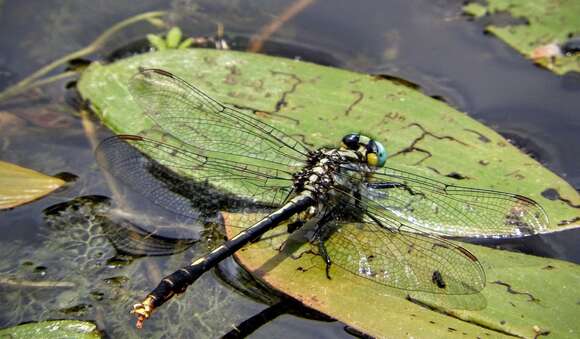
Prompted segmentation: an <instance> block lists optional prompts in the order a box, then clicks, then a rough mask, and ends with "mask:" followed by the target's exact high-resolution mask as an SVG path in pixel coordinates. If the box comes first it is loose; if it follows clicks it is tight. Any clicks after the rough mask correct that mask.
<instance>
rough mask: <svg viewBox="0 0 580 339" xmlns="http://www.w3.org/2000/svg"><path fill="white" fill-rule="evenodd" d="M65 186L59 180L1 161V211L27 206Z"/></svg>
mask: <svg viewBox="0 0 580 339" xmlns="http://www.w3.org/2000/svg"><path fill="white" fill-rule="evenodd" d="M64 184H65V182H64V181H63V180H61V179H59V178H55V177H51V176H48V175H45V174H42V173H39V172H36V171H34V170H31V169H28V168H24V167H20V166H18V165H14V164H11V163H9V162H5V161H0V209H6V208H13V207H16V206H20V205H22V204H26V203H28V202H31V201H33V200H36V199H38V198H41V197H43V196H45V195H47V194H49V193H50V192H52V191H54V190H56V189H57V188H59V187H61V186H62V185H64Z"/></svg>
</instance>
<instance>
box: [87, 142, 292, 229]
mask: <svg viewBox="0 0 580 339" xmlns="http://www.w3.org/2000/svg"><path fill="white" fill-rule="evenodd" d="M96 153H97V161H98V163H99V165H100V166H101V167H103V168H104V169H105V170H106V171H107V173H110V174H111V175H113V177H115V178H116V179H119V180H121V181H122V182H123V183H124V184H126V185H127V186H129V187H130V188H131V189H132V190H134V191H136V192H138V193H140V194H142V195H144V196H145V197H147V198H148V199H149V200H150V201H151V202H153V203H155V204H156V205H158V206H161V207H163V208H165V209H167V210H169V211H171V212H173V213H175V214H178V215H181V216H184V217H186V218H189V219H199V218H200V215H201V214H202V213H205V211H206V210H213V211H216V210H219V209H220V208H222V207H224V206H231V208H233V209H235V208H247V207H252V206H254V207H256V208H265V209H273V208H275V207H277V206H278V205H281V204H282V203H283V202H284V201H285V200H286V198H287V197H288V195H289V194H290V193H291V191H292V176H291V174H290V173H287V172H283V171H281V170H279V169H275V168H274V169H272V168H267V167H260V166H256V165H252V164H245V163H241V162H232V161H224V160H222V159H215V158H210V157H208V156H206V155H203V154H197V153H194V152H192V151H190V150H187V149H185V148H183V147H178V146H176V145H174V144H171V143H168V142H161V141H159V140H154V139H148V138H145V137H143V136H132V135H120V136H115V137H111V138H108V139H106V140H104V141H103V142H102V143H101V144H100V145H99V147H98V148H97V151H96ZM220 182H226V183H228V184H232V183H233V182H235V185H230V186H226V185H221V186H220V185H215V184H216V183H220ZM208 183H209V184H208Z"/></svg>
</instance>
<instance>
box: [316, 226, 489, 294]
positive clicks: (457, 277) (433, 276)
mask: <svg viewBox="0 0 580 339" xmlns="http://www.w3.org/2000/svg"><path fill="white" fill-rule="evenodd" d="M385 226H386V225H383V226H379V225H378V224H377V223H374V222H364V223H357V222H352V223H349V222H330V223H328V224H327V225H325V229H326V230H327V231H328V233H327V237H326V239H325V241H324V244H325V247H326V250H327V253H328V255H329V256H330V260H331V261H332V263H333V265H337V266H339V267H342V268H343V269H345V270H347V271H349V272H351V273H354V274H356V275H359V276H361V277H364V278H367V279H370V280H372V281H374V282H376V283H379V284H383V285H386V286H390V287H394V288H399V289H404V290H409V291H421V292H429V293H437V294H449V295H461V294H473V293H477V292H479V291H481V290H482V289H483V288H484V287H485V273H484V270H483V267H482V266H481V264H480V263H479V261H478V260H477V258H476V257H475V256H474V255H473V254H471V253H470V252H469V251H467V250H466V249H464V248H463V247H461V246H458V245H456V244H454V243H453V242H450V241H447V240H444V239H441V238H439V237H437V236H434V235H430V234H427V233H422V232H421V233H417V230H415V229H407V226H406V225H404V224H400V223H398V222H396V221H394V220H391V221H390V225H388V227H385Z"/></svg>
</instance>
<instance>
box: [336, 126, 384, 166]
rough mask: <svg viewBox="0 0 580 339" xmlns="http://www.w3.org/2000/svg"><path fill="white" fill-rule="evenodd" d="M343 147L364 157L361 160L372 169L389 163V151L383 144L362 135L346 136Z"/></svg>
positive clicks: (351, 134) (343, 139)
mask: <svg viewBox="0 0 580 339" xmlns="http://www.w3.org/2000/svg"><path fill="white" fill-rule="evenodd" d="M341 147H342V148H343V149H348V150H351V151H355V152H357V153H358V154H360V155H362V157H361V158H362V159H364V160H365V161H366V162H367V164H368V165H369V166H372V167H383V166H384V165H385V162H386V161H387V151H386V150H385V147H384V146H383V144H381V143H380V142H378V141H376V140H373V139H371V138H369V137H367V136H366V135H362V134H360V133H350V134H347V135H345V136H344V138H342V146H341Z"/></svg>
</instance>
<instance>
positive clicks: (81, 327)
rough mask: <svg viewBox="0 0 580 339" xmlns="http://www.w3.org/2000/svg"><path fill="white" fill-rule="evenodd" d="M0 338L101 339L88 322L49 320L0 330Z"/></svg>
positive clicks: (94, 327)
mask: <svg viewBox="0 0 580 339" xmlns="http://www.w3.org/2000/svg"><path fill="white" fill-rule="evenodd" d="M0 338H47V339H50V338H55V339H56V338H59V339H60V338H79V339H81V338H82V339H96V338H101V334H100V333H99V331H98V330H97V326H96V325H95V324H93V323H91V322H88V321H78V320H51V321H41V322H37V323H30V324H24V325H18V326H14V327H10V328H5V329H2V330H0Z"/></svg>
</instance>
